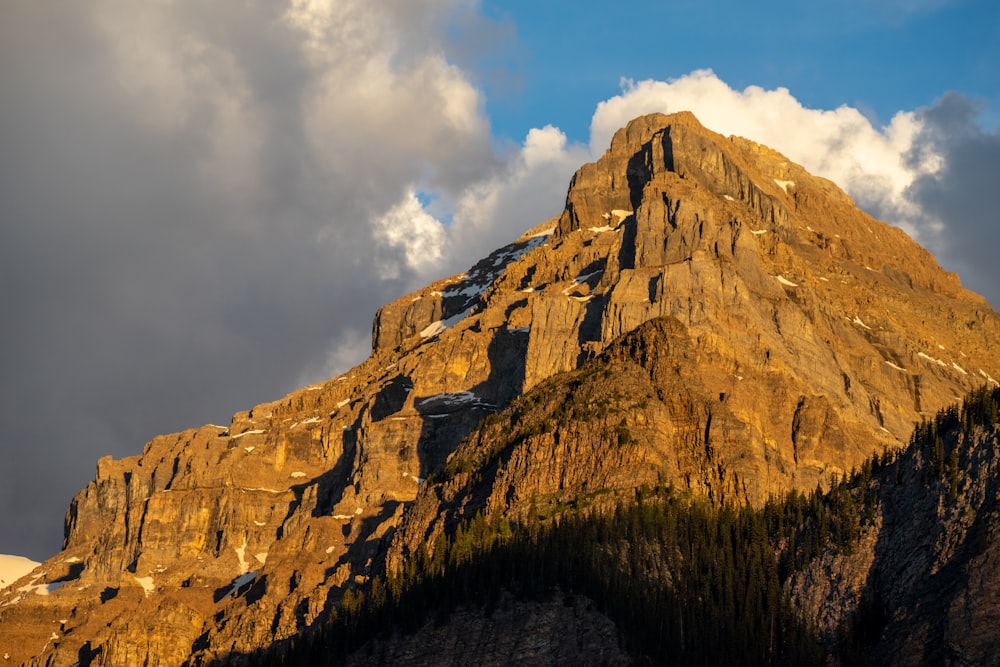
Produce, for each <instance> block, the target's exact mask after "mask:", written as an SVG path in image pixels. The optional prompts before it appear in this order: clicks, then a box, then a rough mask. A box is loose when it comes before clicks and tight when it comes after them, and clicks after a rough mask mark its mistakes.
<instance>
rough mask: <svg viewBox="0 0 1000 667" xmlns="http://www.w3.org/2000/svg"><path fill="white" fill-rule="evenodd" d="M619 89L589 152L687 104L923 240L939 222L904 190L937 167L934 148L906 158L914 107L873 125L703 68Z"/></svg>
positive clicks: (708, 121)
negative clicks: (628, 127)
mask: <svg viewBox="0 0 1000 667" xmlns="http://www.w3.org/2000/svg"><path fill="white" fill-rule="evenodd" d="M622 88H623V89H622V93H621V94H620V95H616V96H615V97H612V98H611V99H608V100H606V101H604V102H601V103H600V104H598V106H597V110H596V112H595V113H594V116H593V119H592V122H591V139H590V146H591V151H592V152H594V153H595V154H596V153H597V152H598V151H602V150H604V147H606V146H607V145H608V144H609V143H610V141H611V136H612V135H613V134H614V132H615V130H617V129H618V128H619V127H621V126H623V125H624V124H625V123H627V122H628V121H629V120H630V119H632V118H634V117H636V116H639V115H642V114H646V113H652V112H657V111H658V112H662V113H672V112H676V111H682V110H688V111H692V112H693V113H694V114H695V116H697V117H698V119H699V120H700V121H701V123H702V124H703V125H705V126H706V127H708V128H709V129H712V130H714V131H716V132H719V133H721V134H726V135H732V134H735V135H739V136H743V137H748V138H750V139H753V140H754V141H757V142H758V143H762V144H765V145H767V146H770V147H771V148H774V149H775V150H778V151H780V152H781V153H783V154H784V155H786V156H787V157H788V158H790V159H791V160H793V161H794V162H798V163H799V164H801V165H803V166H804V167H805V168H806V169H808V170H809V171H810V172H812V173H814V174H817V175H819V176H823V177H825V178H829V179H830V180H832V181H834V182H835V183H837V184H838V185H840V186H841V187H842V188H844V189H845V190H846V191H847V192H848V194H850V195H851V196H852V197H854V198H855V200H857V201H858V203H859V204H860V205H861V206H862V207H864V208H866V209H867V210H868V211H870V212H871V213H872V214H873V215H876V216H877V217H880V218H882V219H885V220H886V221H888V222H890V223H893V224H896V225H899V226H901V227H903V228H904V229H906V231H907V232H909V233H910V234H911V235H914V236H916V237H917V238H918V239H919V240H922V241H924V242H931V241H933V238H934V237H935V235H936V233H937V232H939V231H940V223H939V221H937V220H935V219H931V218H928V217H927V216H926V215H925V214H924V213H923V211H922V210H921V209H920V208H919V207H918V206H916V204H915V203H914V202H913V201H912V200H910V199H909V198H908V196H907V188H909V187H910V186H911V185H912V184H913V182H914V181H915V180H916V179H918V178H919V177H921V176H924V175H927V174H933V173H935V172H936V171H937V170H938V169H940V167H941V157H940V155H938V154H937V153H934V152H932V151H923V152H920V159H919V160H914V155H915V153H917V152H918V151H917V149H918V145H917V140H918V139H919V137H920V134H921V130H922V123H921V120H920V118H919V117H918V116H917V115H916V114H915V113H914V112H909V111H900V112H898V113H897V114H896V115H895V116H893V118H892V120H891V121H890V122H889V124H888V125H886V126H884V127H874V126H873V125H872V123H871V121H869V120H868V119H867V118H866V117H865V116H864V115H863V114H862V113H861V112H860V111H858V110H857V109H855V108H853V107H849V106H846V105H844V106H840V107H838V108H836V109H832V110H827V109H809V108H807V107H805V106H803V105H802V103H801V102H799V101H798V100H797V99H796V98H795V97H794V96H793V95H792V94H791V92H789V91H788V90H787V89H786V88H776V89H774V90H765V89H764V88H761V87H759V86H749V87H747V88H745V89H744V90H742V91H740V90H735V89H733V88H731V87H730V86H729V85H728V84H726V83H725V82H724V81H722V80H721V79H719V78H718V77H717V76H716V75H715V74H714V73H713V72H712V71H711V70H698V71H695V72H692V73H690V74H688V75H686V76H683V77H679V78H677V79H671V80H669V81H654V80H647V81H639V82H634V81H630V80H626V81H623V82H622Z"/></svg>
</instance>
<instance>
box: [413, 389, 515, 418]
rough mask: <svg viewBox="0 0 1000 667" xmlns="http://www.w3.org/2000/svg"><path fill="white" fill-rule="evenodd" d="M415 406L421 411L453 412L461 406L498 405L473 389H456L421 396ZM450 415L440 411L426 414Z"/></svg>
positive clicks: (491, 406) (487, 406)
mask: <svg viewBox="0 0 1000 667" xmlns="http://www.w3.org/2000/svg"><path fill="white" fill-rule="evenodd" d="M414 405H415V407H416V408H417V410H419V411H420V412H421V413H423V412H424V411H425V410H428V409H435V410H443V411H444V412H445V413H451V412H454V411H455V410H458V409H461V408H473V407H480V408H490V409H493V408H496V405H494V404H493V403H490V402H489V401H486V400H484V399H483V398H482V397H481V396H477V395H476V394H474V393H472V392H471V391H455V392H450V393H445V394H435V395H433V396H428V397H427V398H420V399H417V400H416V401H415V402H414ZM437 415H441V416H448V415H447V414H442V413H440V412H438V413H436V414H434V415H432V414H426V415H425V416H427V417H433V416H437Z"/></svg>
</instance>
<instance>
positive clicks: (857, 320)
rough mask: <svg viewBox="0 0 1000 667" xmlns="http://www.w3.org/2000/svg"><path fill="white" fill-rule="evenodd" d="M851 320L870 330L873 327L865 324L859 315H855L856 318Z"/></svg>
mask: <svg viewBox="0 0 1000 667" xmlns="http://www.w3.org/2000/svg"><path fill="white" fill-rule="evenodd" d="M851 321H852V322H854V323H855V324H857V325H858V326H859V327H863V328H865V329H868V330H869V331H871V330H872V328H871V327H870V326H868V325H867V324H865V323H864V322H862V321H861V318H860V317H858V316H857V315H855V316H854V319H853V320H851Z"/></svg>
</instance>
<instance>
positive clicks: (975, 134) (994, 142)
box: [907, 93, 1000, 305]
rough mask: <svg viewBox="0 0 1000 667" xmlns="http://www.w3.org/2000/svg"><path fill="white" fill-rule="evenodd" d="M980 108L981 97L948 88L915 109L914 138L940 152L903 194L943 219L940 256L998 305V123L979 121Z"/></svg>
mask: <svg viewBox="0 0 1000 667" xmlns="http://www.w3.org/2000/svg"><path fill="white" fill-rule="evenodd" d="M983 110H985V106H984V105H983V104H982V103H981V102H977V101H975V100H971V99H969V98H967V97H965V96H963V95H960V94H958V93H948V94H946V95H944V96H943V97H942V98H941V99H939V100H938V101H936V102H935V103H934V104H933V105H931V106H930V107H927V108H925V109H921V110H920V111H919V112H918V114H917V117H918V118H919V121H920V124H921V127H922V130H921V134H920V137H919V141H918V143H919V144H920V145H921V146H924V147H926V150H929V151H931V152H933V153H934V154H936V155H938V156H940V160H941V168H940V169H938V170H937V171H935V172H933V173H929V174H923V175H921V176H920V177H919V178H917V179H916V180H914V182H913V183H912V184H911V186H910V188H909V190H908V192H907V195H908V196H909V197H910V198H911V199H912V200H913V201H914V202H915V203H916V205H917V206H919V207H920V209H921V210H922V211H923V212H924V215H926V216H929V217H933V218H936V219H939V220H944V221H947V222H946V223H945V225H944V226H943V228H942V234H941V236H940V240H939V242H938V244H937V251H938V253H939V259H941V261H942V262H943V263H944V264H945V265H947V266H949V267H950V268H952V269H953V270H956V271H958V272H959V273H960V274H961V275H962V278H963V282H965V283H966V285H967V286H968V287H970V288H971V289H973V290H974V291H977V292H979V293H981V294H983V295H985V296H986V297H987V298H988V299H990V301H991V302H992V303H993V304H994V305H998V304H1000V291H998V287H997V285H998V284H1000V276H998V275H997V261H996V248H997V247H1000V216H998V215H997V204H996V185H997V174H1000V128H993V129H992V130H984V129H983V128H981V127H980V125H979V124H978V122H977V118H978V115H979V114H980V112H982V111H983Z"/></svg>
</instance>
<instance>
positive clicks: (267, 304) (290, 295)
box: [0, 0, 497, 558]
mask: <svg viewBox="0 0 1000 667" xmlns="http://www.w3.org/2000/svg"><path fill="white" fill-rule="evenodd" d="M477 11H478V5H477V3H475V2H471V1H465V0H420V1H419V2H412V1H407V2H403V1H401V0H400V1H392V2H380V3H369V2H359V1H356V0H351V1H347V0H338V1H337V2H332V1H321V0H315V1H310V0H291V1H290V2H288V3H272V2H264V1H263V0H250V1H249V2H246V1H243V0H240V1H236V0H227V1H220V2H213V3H208V4H206V3H198V2H193V1H192V2H177V3H127V2H121V1H120V0H95V1H94V2H88V3H76V2H71V1H69V0H53V2H47V3H35V2H29V1H27V0H12V2H9V3H7V4H6V5H5V7H4V20H3V21H2V22H0V81H3V88H4V95H3V96H2V99H0V151H2V154H3V155H4V159H3V161H2V163H0V217H2V218H3V220H4V225H3V226H2V229H0V280H2V281H3V284H4V285H7V286H9V287H8V288H7V289H5V290H4V294H3V296H2V297H0V298H2V307H3V309H4V326H3V328H2V330H0V350H3V352H2V354H3V359H2V361H3V368H4V373H3V374H2V378H0V447H2V448H3V452H4V459H5V464H4V466H3V467H2V468H0V490H2V494H3V497H2V500H3V505H2V506H3V507H4V508H13V507H15V506H18V507H20V506H24V505H25V504H27V506H28V509H25V510H22V511H21V512H19V513H18V514H17V515H14V514H13V513H12V512H11V511H10V510H7V509H5V510H3V511H2V512H0V552H5V551H7V552H11V551H12V552H16V553H21V554H25V555H30V556H33V557H36V558H41V557H45V556H47V555H49V554H51V553H52V552H54V551H55V550H56V548H57V547H58V536H59V526H60V518H61V517H62V515H63V512H64V510H65V507H66V504H67V503H68V501H69V498H70V496H71V495H72V494H73V493H75V492H76V491H77V490H78V489H80V488H82V487H83V486H84V485H85V484H86V482H87V481H88V479H89V478H90V477H91V475H92V474H93V465H94V461H96V460H97V458H99V457H100V456H102V455H104V454H113V455H115V456H123V455H130V454H134V453H137V452H138V451H139V450H140V449H141V447H142V443H143V442H145V441H146V440H147V439H148V438H150V437H152V436H153V435H155V434H157V433H165V432H171V431H175V430H179V429H182V428H186V427H188V426H191V425H193V424H197V423H203V422H206V421H222V420H225V419H226V418H227V417H228V415H229V414H231V413H232V412H234V411H236V410H239V409H245V408H246V407H249V406H251V405H253V404H255V403H257V402H260V401H264V400H270V399H272V398H274V397H275V396H277V395H280V394H281V392H283V391H287V390H290V389H292V388H293V387H294V386H295V385H296V383H297V382H298V379H299V377H300V376H301V375H302V374H303V373H305V372H306V371H308V370H309V369H319V368H324V369H325V368H329V367H332V366H336V365H339V364H340V363H342V362H343V361H345V360H347V358H348V357H353V356H356V355H358V350H359V349H361V346H360V345H359V344H358V340H362V339H363V338H364V337H359V336H358V335H357V334H356V332H359V331H367V330H368V328H369V326H370V321H371V317H372V314H373V313H374V310H375V308H377V307H378V306H379V305H381V304H382V303H384V302H386V301H389V300H391V299H392V298H395V297H396V296H398V294H399V293H400V292H401V291H402V290H403V289H404V288H405V287H406V286H408V285H411V284H412V282H413V281H414V280H415V276H416V275H418V273H420V272H423V271H425V270H427V269H426V266H425V265H426V263H427V262H428V261H429V262H431V263H433V261H435V258H437V257H438V256H439V255H440V253H441V248H442V247H443V246H442V238H441V233H440V228H439V227H438V226H435V224H434V223H433V222H432V221H430V219H428V218H423V217H421V216H420V215H419V213H417V214H415V215H414V216H413V217H411V218H408V219H406V220H404V221H402V222H401V226H400V227H398V228H395V227H392V226H386V224H384V223H385V222H386V221H387V220H389V219H388V218H386V216H387V215H389V214H388V213H387V212H391V211H396V212H397V213H399V212H400V209H398V208H394V207H398V206H399V205H400V202H404V203H405V202H408V201H409V200H408V198H409V197H412V196H413V194H412V193H413V192H415V191H420V190H424V189H428V190H434V191H440V192H443V193H445V194H446V196H447V193H455V194H453V195H450V196H453V197H457V196H458V194H457V193H460V192H464V191H465V190H466V189H467V187H468V186H469V184H470V183H478V182H480V181H482V180H483V179H484V178H486V177H487V176H488V175H489V174H491V173H493V170H495V168H496V166H497V158H496V156H495V155H494V152H493V145H492V138H491V136H490V129H489V122H488V119H487V118H486V116H485V112H484V100H483V98H482V94H481V93H480V92H479V90H478V89H477V88H476V86H475V85H474V84H473V83H472V82H471V79H470V78H469V77H468V76H467V75H466V74H465V73H464V72H463V71H462V70H460V69H458V68H457V67H456V66H454V65H453V64H451V63H450V62H449V61H448V58H447V52H448V48H449V45H448V34H447V33H448V30H449V26H450V25H451V24H452V22H453V21H455V20H456V16H457V17H461V16H464V15H474V14H476V13H477ZM476 25H477V26H478V27H477V29H478V30H481V31H486V30H488V29H489V24H488V22H484V21H482V20H477V21H476ZM411 205H412V202H411ZM404 238H406V239H409V241H408V243H410V244H409V245H407V244H406V243H403V242H402V240H403V239H404ZM413 240H416V241H417V243H416V245H413V243H412V241H413ZM421 244H422V245H421ZM390 265H391V266H392V267H393V270H392V271H388V272H387V268H386V267H387V266H390ZM331 340H335V341H338V342H336V343H333V344H331V342H330V341H331ZM304 369H305V370H304ZM42 480H45V482H44V487H45V488H46V489H47V490H48V493H49V494H50V495H46V496H44V497H39V496H38V488H39V485H40V482H41V481H42ZM25 498H36V499H37V500H36V501H35V502H29V503H25V502H24V499H25ZM15 499H17V501H16V502H15Z"/></svg>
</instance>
